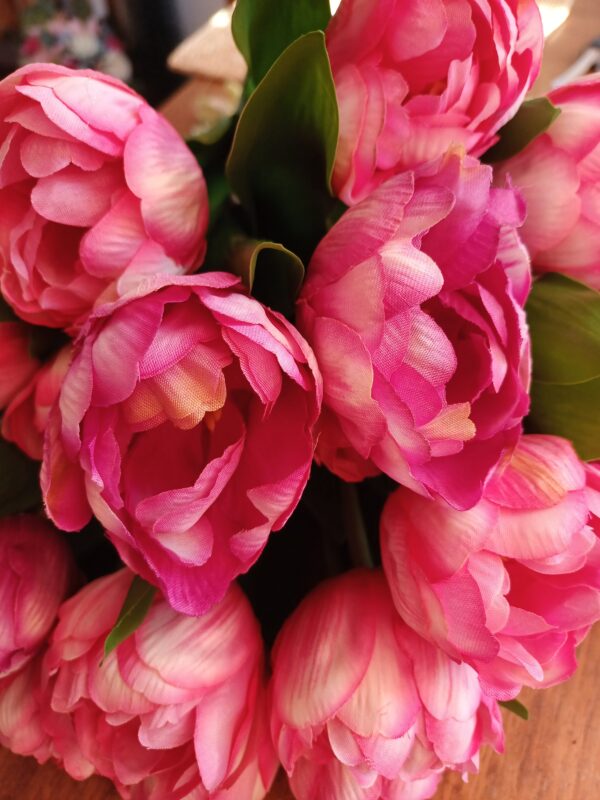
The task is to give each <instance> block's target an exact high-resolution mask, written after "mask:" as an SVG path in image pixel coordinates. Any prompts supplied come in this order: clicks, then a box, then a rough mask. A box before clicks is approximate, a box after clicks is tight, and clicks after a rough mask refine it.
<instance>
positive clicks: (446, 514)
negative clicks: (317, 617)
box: [381, 435, 600, 699]
mask: <svg viewBox="0 0 600 800" xmlns="http://www.w3.org/2000/svg"><path fill="white" fill-rule="evenodd" d="M598 475H599V473H598V470H597V468H594V467H591V466H589V467H585V466H584V465H583V464H582V463H581V462H580V461H579V459H578V458H577V455H576V454H575V452H574V450H573V448H572V446H571V445H570V443H569V442H567V441H566V440H564V439H560V438H558V437H554V436H542V435H528V436H524V437H523V438H522V439H521V441H520V443H519V445H518V446H517V448H516V449H515V451H514V453H513V455H512V457H511V458H510V459H507V460H506V462H505V463H503V464H502V465H500V467H499V468H498V470H497V472H496V474H495V475H494V476H493V478H492V480H491V481H490V482H489V484H488V486H487V488H486V491H485V494H484V497H483V499H482V500H481V502H480V503H478V504H477V505H476V506H475V507H474V508H472V509H470V510H469V511H464V512H457V511H455V510H454V509H452V508H450V507H449V506H448V505H447V504H445V503H444V502H442V501H432V500H427V499H425V498H422V497H419V496H417V495H415V494H412V493H411V492H408V491H405V490H402V489H401V490H398V491H397V492H396V493H395V494H393V495H392V496H391V497H390V499H389V500H388V502H387V504H386V506H385V509H384V512H383V516H382V520H381V547H382V556H383V564H384V568H385V573H386V576H387V579H388V583H389V585H390V589H391V592H392V596H393V598H394V603H395V605H396V608H397V610H398V612H399V613H400V615H401V616H402V618H403V619H404V621H405V622H406V623H407V624H408V625H410V626H411V627H412V628H413V629H414V630H415V631H417V632H418V633H419V634H420V635H421V636H424V637H425V638H427V639H428V640H429V641H431V642H432V643H433V644H435V645H436V646H438V647H440V648H442V649H443V650H444V651H445V652H446V653H448V655H450V656H451V657H452V658H454V659H458V660H461V661H465V662H467V663H468V664H471V665H472V666H473V667H474V668H475V669H476V670H477V672H478V673H479V676H480V678H481V681H482V683H483V684H484V686H485V688H486V691H487V692H488V693H490V694H492V695H494V696H496V697H499V698H501V699H507V698H512V697H514V696H515V695H516V694H517V693H518V692H519V691H520V689H521V687H522V686H532V687H535V688H542V687H546V686H552V685H554V684H556V683H559V682H560V681H564V680H566V679H567V678H569V677H570V676H571V675H572V674H573V672H574V671H575V668H576V666H577V662H576V659H575V648H576V646H577V644H579V642H580V641H581V640H582V638H583V637H584V636H585V635H586V633H587V632H588V630H589V629H590V626H591V625H592V624H593V623H594V622H596V621H597V620H598V619H600V538H599V537H600V527H599V520H598V514H599V513H600V502H599V499H600V480H599V478H598ZM586 477H587V481H586ZM592 526H593V527H592ZM594 528H595V530H594Z"/></svg>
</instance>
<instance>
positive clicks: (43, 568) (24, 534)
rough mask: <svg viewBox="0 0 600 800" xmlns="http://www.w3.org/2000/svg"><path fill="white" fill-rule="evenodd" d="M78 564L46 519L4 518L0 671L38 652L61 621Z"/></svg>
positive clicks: (7, 671) (0, 553)
mask: <svg viewBox="0 0 600 800" xmlns="http://www.w3.org/2000/svg"><path fill="white" fill-rule="evenodd" d="M73 578H74V567H73V562H72V560H71V555H70V552H69V549H68V548H67V546H66V543H65V541H64V539H63V537H61V536H60V535H59V534H58V532H57V531H56V530H54V528H53V527H52V525H50V523H49V522H47V521H46V520H43V519H41V518H40V517H36V516H35V515H33V514H20V515H17V516H13V517H4V518H3V519H1V520H0V677H4V676H6V675H10V674H12V673H14V672H16V671H17V670H18V669H20V668H21V667H22V666H23V665H24V664H26V663H27V662H28V661H29V660H30V659H31V658H33V657H34V656H35V655H36V653H37V652H38V651H39V650H40V648H41V647H42V646H43V645H44V644H45V641H46V639H47V637H48V635H49V633H50V630H51V629H52V626H53V625H54V623H55V622H56V614H57V612H58V607H59V606H60V604H61V603H62V601H63V600H64V599H65V597H66V596H67V593H68V591H69V589H70V588H71V585H72V581H73Z"/></svg>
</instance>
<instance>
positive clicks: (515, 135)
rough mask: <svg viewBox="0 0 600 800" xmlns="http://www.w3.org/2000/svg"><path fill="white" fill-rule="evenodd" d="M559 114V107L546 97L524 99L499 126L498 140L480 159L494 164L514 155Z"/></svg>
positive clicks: (546, 128) (545, 129)
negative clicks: (508, 118) (510, 116)
mask: <svg viewBox="0 0 600 800" xmlns="http://www.w3.org/2000/svg"><path fill="white" fill-rule="evenodd" d="M559 114H560V108H557V107H556V106H555V105H553V104H552V103H551V102H550V100H548V98H547V97H535V98H534V99H533V100H526V101H525V102H524V103H523V104H522V105H521V107H520V108H519V110H518V111H517V113H516V114H515V116H514V117H513V118H512V119H511V120H510V122H507V123H506V125H505V126H504V127H503V128H500V130H499V131H498V136H499V137H500V140H499V141H498V142H496V144H495V145H494V146H493V147H491V148H490V149H489V150H488V151H487V153H486V154H485V155H484V156H483V158H482V160H483V161H485V162H487V163H488V164H494V163H495V162H496V161H504V159H505V158H511V157H512V156H516V155H517V153H520V152H521V150H524V149H525V148H526V147H527V145H528V144H529V143H530V142H532V141H533V140H534V139H535V138H536V137H537V136H539V135H540V134H541V133H544V131H547V130H548V128H549V127H550V125H552V123H553V122H554V120H555V119H556V118H557V117H558V116H559Z"/></svg>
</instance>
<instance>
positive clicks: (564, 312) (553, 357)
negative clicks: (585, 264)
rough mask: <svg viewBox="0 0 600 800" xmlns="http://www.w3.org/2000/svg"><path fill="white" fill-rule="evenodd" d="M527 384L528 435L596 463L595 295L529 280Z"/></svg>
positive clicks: (598, 311)
mask: <svg viewBox="0 0 600 800" xmlns="http://www.w3.org/2000/svg"><path fill="white" fill-rule="evenodd" d="M527 319H528V322H529V327H530V331H531V340H532V356H533V381H532V386H531V412H530V415H529V417H528V419H527V427H528V430H530V431H534V432H540V433H550V434H556V435H558V436H564V437H566V438H567V439H570V440H571V441H572V442H573V444H574V445H575V447H576V449H577V451H578V453H579V455H580V456H581V457H582V458H583V459H585V460H588V461H591V460H593V459H596V458H600V415H599V413H598V410H599V409H600V293H598V292H596V291H594V290H593V289H590V288H589V287H587V286H584V285H583V284H581V283H578V282H577V281H573V280H571V279H570V278H566V277H564V276H563V275H553V274H550V275H545V276H544V277H543V278H540V279H539V280H537V281H535V283H534V285H533V289H532V291H531V295H530V297H529V300H528V303H527Z"/></svg>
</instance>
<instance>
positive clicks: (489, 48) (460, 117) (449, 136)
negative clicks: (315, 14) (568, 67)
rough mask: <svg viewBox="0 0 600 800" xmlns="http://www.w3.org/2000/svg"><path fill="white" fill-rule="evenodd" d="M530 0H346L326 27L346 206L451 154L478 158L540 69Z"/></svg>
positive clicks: (537, 23) (337, 184)
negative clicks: (457, 150) (453, 150)
mask: <svg viewBox="0 0 600 800" xmlns="http://www.w3.org/2000/svg"><path fill="white" fill-rule="evenodd" d="M542 45H543V33H542V25H541V20H540V14H539V11H538V8H537V5H536V3H535V2H534V0H342V3H341V5H340V8H339V10H338V12H337V13H336V15H335V16H334V17H333V19H332V21H331V23H330V24H329V27H328V29H327V49H328V51H329V56H330V60H331V66H332V70H333V76H334V81H335V87H336V94H337V98H338V104H339V107H340V134H339V141H338V149H337V154H336V162H335V169H334V175H333V183H334V189H335V191H336V193H337V194H338V195H339V197H341V198H342V200H344V202H345V203H347V204H349V205H353V204H354V203H356V202H358V201H360V200H362V199H363V198H364V197H366V196H367V195H368V194H370V193H371V192H372V191H373V189H374V188H375V187H376V186H378V185H379V184H380V183H381V182H382V181H384V180H386V179H387V178H389V177H390V176H392V175H396V174H398V173H399V172H403V171H404V170H406V169H412V168H414V167H417V166H419V165H420V164H423V163H425V162H427V161H429V160H431V159H433V158H437V157H439V156H441V155H442V154H443V153H444V152H446V150H448V149H449V148H450V147H452V146H456V145H459V146H462V147H464V148H465V149H466V150H467V151H468V152H470V153H472V154H473V155H476V156H478V155H481V154H482V153H484V152H485V151H486V150H487V149H488V148H489V147H490V145H492V144H494V142H495V141H496V138H497V137H496V135H495V134H496V132H497V131H498V129H499V128H500V127H501V126H502V125H504V124H505V123H506V122H507V121H508V120H509V119H510V118H511V117H512V116H513V115H514V114H515V112H516V111H517V109H518V107H519V105H520V104H521V101H522V100H523V98H524V97H525V94H526V93H527V91H528V90H529V88H530V87H531V85H532V84H533V81H534V80H535V78H536V76H537V74H538V71H539V67H540V62H541V56H542Z"/></svg>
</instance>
